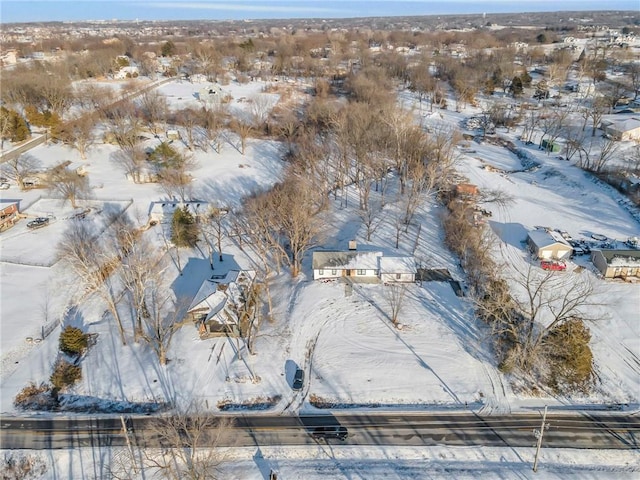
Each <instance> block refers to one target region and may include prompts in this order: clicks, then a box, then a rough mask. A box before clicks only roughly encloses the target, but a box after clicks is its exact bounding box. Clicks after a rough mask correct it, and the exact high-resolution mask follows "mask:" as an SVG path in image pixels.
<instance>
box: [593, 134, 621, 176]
mask: <svg viewBox="0 0 640 480" xmlns="http://www.w3.org/2000/svg"><path fill="white" fill-rule="evenodd" d="M598 143H599V145H598V147H599V148H598V149H597V154H596V155H594V156H593V157H592V158H590V160H589V166H588V170H592V171H594V172H602V171H603V170H604V169H605V166H606V165H607V164H608V163H609V160H611V159H612V158H613V157H614V156H615V155H616V154H617V153H618V150H619V148H620V146H619V144H618V142H617V141H616V140H614V139H612V138H607V137H601V138H600V141H599V142H598Z"/></svg>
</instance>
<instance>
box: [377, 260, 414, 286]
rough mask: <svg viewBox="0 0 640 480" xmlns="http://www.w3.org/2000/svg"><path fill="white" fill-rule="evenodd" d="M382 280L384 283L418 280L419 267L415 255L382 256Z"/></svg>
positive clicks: (380, 262)
mask: <svg viewBox="0 0 640 480" xmlns="http://www.w3.org/2000/svg"><path fill="white" fill-rule="evenodd" d="M379 264H380V280H381V281H382V282H384V283H409V282H415V281H416V274H417V272H418V268H417V267H416V261H415V259H414V258H413V257H380V261H379Z"/></svg>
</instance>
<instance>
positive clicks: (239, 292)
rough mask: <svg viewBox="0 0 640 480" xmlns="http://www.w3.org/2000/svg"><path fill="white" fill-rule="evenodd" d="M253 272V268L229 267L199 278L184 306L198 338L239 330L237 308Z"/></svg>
mask: <svg viewBox="0 0 640 480" xmlns="http://www.w3.org/2000/svg"><path fill="white" fill-rule="evenodd" d="M255 276H256V273H255V271H253V270H229V271H228V272H226V273H225V274H223V275H213V276H211V278H208V279H206V280H205V281H204V282H202V285H201V286H200V289H199V290H198V293H196V295H195V297H194V298H193V301H192V302H191V305H189V308H188V309H187V316H188V318H190V319H191V320H193V321H194V322H195V323H196V325H197V327H198V331H199V333H200V337H201V338H206V337H210V336H216V335H227V334H228V335H238V334H239V330H238V328H237V327H238V326H239V324H240V319H239V318H238V312H239V311H242V310H243V307H244V299H246V298H247V295H246V293H247V290H248V289H249V288H251V285H252V284H253V279H254V278H255Z"/></svg>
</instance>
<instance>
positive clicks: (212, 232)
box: [200, 205, 229, 270]
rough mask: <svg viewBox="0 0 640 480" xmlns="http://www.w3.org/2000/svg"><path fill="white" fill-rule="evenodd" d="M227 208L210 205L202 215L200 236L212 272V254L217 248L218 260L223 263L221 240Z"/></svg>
mask: <svg viewBox="0 0 640 480" xmlns="http://www.w3.org/2000/svg"><path fill="white" fill-rule="evenodd" d="M228 213H229V208H227V207H220V206H215V205H210V206H209V208H208V209H207V212H206V214H205V215H204V221H203V222H201V223H200V228H201V230H202V236H203V237H204V239H205V241H206V243H207V246H208V248H209V264H210V265H211V269H212V270H213V252H214V251H215V249H216V248H217V251H218V260H219V261H220V262H222V261H223V257H222V240H223V238H224V235H225V218H226V216H227V214H228Z"/></svg>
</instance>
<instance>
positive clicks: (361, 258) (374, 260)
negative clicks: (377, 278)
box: [312, 250, 382, 270]
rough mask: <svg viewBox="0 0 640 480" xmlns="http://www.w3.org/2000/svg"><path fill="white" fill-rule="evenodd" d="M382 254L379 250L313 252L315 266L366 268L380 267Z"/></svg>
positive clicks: (374, 268)
mask: <svg viewBox="0 0 640 480" xmlns="http://www.w3.org/2000/svg"><path fill="white" fill-rule="evenodd" d="M381 256H382V252H379V251H357V250H346V251H328V252H322V251H321V252H313V262H312V263H313V268H314V269H323V268H339V269H349V268H358V269H366V270H377V269H378V258H379V257H381Z"/></svg>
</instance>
